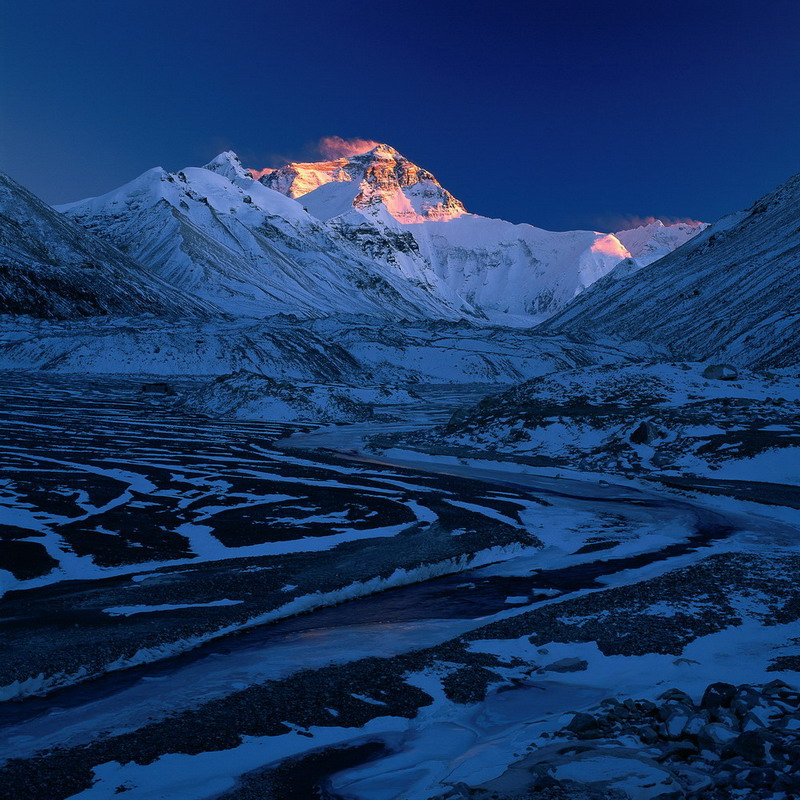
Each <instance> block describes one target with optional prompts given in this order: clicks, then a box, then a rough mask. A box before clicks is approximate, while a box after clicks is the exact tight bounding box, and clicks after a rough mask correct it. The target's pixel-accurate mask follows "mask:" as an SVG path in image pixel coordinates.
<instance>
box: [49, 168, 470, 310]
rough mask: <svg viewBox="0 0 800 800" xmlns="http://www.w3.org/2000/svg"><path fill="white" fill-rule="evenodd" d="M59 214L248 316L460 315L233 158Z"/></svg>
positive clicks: (154, 176)
mask: <svg viewBox="0 0 800 800" xmlns="http://www.w3.org/2000/svg"><path fill="white" fill-rule="evenodd" d="M59 210H61V211H63V212H64V213H65V214H66V215H67V216H69V217H70V218H71V219H73V220H75V221H77V222H79V223H81V224H82V225H84V226H85V227H86V228H88V229H89V230H91V231H93V232H95V233H97V235H98V236H102V237H104V238H106V239H107V240H108V241H110V242H112V243H113V244H114V245H115V246H117V247H119V248H120V249H121V250H123V251H124V252H126V253H128V254H130V255H132V256H134V257H135V258H137V259H138V260H140V261H141V262H143V263H144V264H146V265H147V266H148V267H149V268H150V269H152V270H154V271H155V272H157V273H158V274H159V275H160V276H162V277H163V278H164V279H165V280H167V281H169V282H170V283H171V284H173V285H174V286H175V287H177V288H179V289H181V290H182V291H184V292H190V293H192V294H194V295H196V296H198V297H201V298H204V299H206V300H210V301H212V302H214V303H215V304H216V305H218V306H220V307H221V308H223V309H224V310H225V311H227V312H229V313H232V314H236V315H239V316H253V317H260V316H265V315H272V314H277V313H291V314H296V315H298V316H304V317H318V316H325V315H328V314H334V313H343V312H348V313H361V314H367V315H372V316H379V317H388V318H402V317H407V318H425V317H437V318H438V317H444V318H458V317H459V316H460V315H459V314H458V313H457V312H456V311H454V310H452V309H450V308H448V307H447V306H446V305H445V304H443V303H442V302H441V301H440V300H439V299H438V298H436V297H435V296H432V295H431V294H430V293H427V292H424V291H422V290H421V289H419V288H418V287H415V286H409V285H408V284H407V282H405V281H404V280H403V279H402V278H401V277H399V276H397V275H396V274H395V273H394V272H393V271H392V270H391V269H388V268H387V267H385V266H383V265H381V264H376V263H374V262H373V261H371V260H369V259H366V258H364V256H363V255H362V254H360V253H358V252H356V251H355V250H354V249H352V248H350V247H349V246H345V245H344V243H343V242H342V241H341V240H339V239H338V238H335V237H334V236H333V235H332V232H331V231H330V230H329V229H328V228H327V227H326V226H325V225H324V224H323V223H322V222H321V221H320V220H318V219H316V218H314V217H312V216H311V215H310V214H308V213H307V212H306V211H305V210H304V209H303V207H302V206H301V205H300V203H298V202H297V201H295V200H293V199H291V198H288V197H286V196H284V195H282V194H281V193H279V192H276V191H273V190H272V189H270V188H268V187H266V186H263V185H262V184H261V183H259V182H258V181H255V180H253V179H252V177H251V176H250V174H249V173H248V172H246V171H245V170H244V169H243V168H242V166H241V164H240V162H239V159H238V158H237V157H236V155H235V154H233V153H230V152H226V153H222V154H221V155H219V156H218V157H217V158H215V159H214V160H213V161H212V162H210V163H209V164H207V165H206V166H205V167H191V168H186V169H184V170H181V171H180V172H177V173H169V172H167V171H166V170H164V169H161V168H160V167H157V168H154V169H151V170H148V171H147V172H145V173H144V174H143V175H141V176H140V177H138V178H136V179H135V180H133V181H131V182H130V183H128V184H126V185H125V186H122V187H120V188H119V189H116V190H115V191H112V192H109V193H108V194H105V195H103V196H101V197H95V198H89V199H87V200H82V201H79V202H77V203H71V204H68V205H65V206H60V207H59Z"/></svg>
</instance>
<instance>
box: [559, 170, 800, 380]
mask: <svg viewBox="0 0 800 800" xmlns="http://www.w3.org/2000/svg"><path fill="white" fill-rule="evenodd" d="M798 254H800V175H795V176H794V177H793V178H791V179H790V180H788V181H787V182H786V183H785V184H783V185H782V186H780V187H779V188H778V189H776V190H775V191H773V192H771V193H770V194H768V195H766V196H765V197H763V198H761V199H760V200H759V201H758V202H756V203H755V204H754V205H753V206H752V207H751V208H750V209H748V210H747V211H745V212H742V213H739V214H734V215H731V216H729V217H725V218H723V219H722V220H720V221H719V222H716V223H714V224H713V225H712V226H710V227H709V228H707V229H706V230H705V231H703V233H701V234H700V235H699V236H697V237H696V238H695V239H694V240H692V241H690V242H688V243H687V244H686V245H684V246H683V247H681V248H680V249H679V250H677V251H675V252H674V253H672V254H670V255H668V256H666V257H665V258H662V259H660V260H659V261H657V262H655V263H653V264H651V265H649V266H647V267H645V268H644V269H641V270H639V271H637V272H635V273H633V274H630V273H629V272H627V271H625V270H623V271H621V272H618V271H617V270H615V271H614V272H613V273H612V274H610V275H608V276H607V277H605V278H604V279H603V280H601V281H598V283H596V284H595V285H594V286H592V288H591V289H590V290H589V291H587V292H586V293H584V294H583V295H582V296H581V297H579V298H578V299H577V300H575V302H574V303H573V304H572V305H570V306H569V307H568V308H566V309H565V310H564V311H562V312H561V313H560V314H558V315H557V316H555V317H554V318H553V319H551V320H549V321H548V322H547V323H546V328H547V329H551V330H567V331H575V332H578V331H580V332H589V333H592V334H603V335H611V336H615V337H620V338H623V339H626V340H631V339H639V340H643V341H647V342H650V343H653V344H656V345H661V346H667V347H669V348H670V349H671V350H672V352H673V353H674V355H675V356H676V357H677V358H682V359H712V358H713V359H719V360H724V361H731V362H733V363H735V364H738V365H740V366H750V367H756V368H770V369H772V368H780V367H788V366H792V365H796V364H797V363H798V358H800V281H798V265H799V264H800V256H799V255H798Z"/></svg>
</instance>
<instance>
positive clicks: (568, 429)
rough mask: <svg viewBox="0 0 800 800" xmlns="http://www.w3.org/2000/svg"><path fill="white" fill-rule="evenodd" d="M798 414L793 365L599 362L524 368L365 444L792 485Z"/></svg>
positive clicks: (796, 474) (798, 382)
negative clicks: (526, 372)
mask: <svg viewBox="0 0 800 800" xmlns="http://www.w3.org/2000/svg"><path fill="white" fill-rule="evenodd" d="M799 420H800V379H799V378H798V377H797V376H795V375H789V374H767V373H754V372H745V371H739V370H736V369H734V368H732V367H730V366H729V365H713V364H712V365H705V366H704V365H703V364H694V363H674V364H662V363H658V364H625V365H602V366H590V367H585V368H581V369H575V370H569V371H565V372H559V373H554V374H551V375H545V376H543V377H540V378H533V379H532V380H529V381H526V382H525V383H522V384H519V385H518V386H515V387H513V388H512V389H509V390H507V391H505V392H503V393H501V394H497V395H492V396H489V397H486V398H484V399H483V400H481V401H479V402H478V403H477V404H476V405H474V406H469V407H466V408H463V409H460V410H459V411H456V412H455V413H454V415H453V417H452V418H451V419H450V421H449V422H448V423H447V424H446V425H443V426H440V427H438V428H436V429H434V430H429V431H422V432H418V433H412V434H399V435H394V436H382V437H381V436H378V437H375V438H374V439H373V446H374V447H376V448H378V449H385V448H388V447H392V446H398V445H399V446H401V447H412V448H418V449H422V450H426V451H431V452H434V453H443V454H455V455H459V456H466V457H475V458H486V457H489V458H497V457H498V456H503V457H510V458H516V459H519V460H521V461H524V462H525V463H528V464H532V465H535V466H545V467H558V468H567V469H573V470H581V471H589V472H605V473H609V474H623V475H628V476H641V477H656V478H677V479H679V480H686V479H687V478H698V479H699V480H700V481H701V482H702V480H704V479H708V478H711V479H714V480H717V481H731V482H735V481H736V480H748V481H749V480H752V478H753V477H754V476H758V477H759V479H760V480H761V481H766V482H769V483H773V484H775V485H776V486H780V485H783V484H788V485H792V486H796V485H797V484H798V482H800V468H799V467H798V466H797V464H798V463H800V457H799V455H800V422H799ZM732 491H733V490H732ZM759 497H761V498H762V499H764V501H765V502H780V500H779V499H776V498H775V497H772V498H770V497H769V494H768V493H763V495H758V496H757V497H756V498H755V499H759Z"/></svg>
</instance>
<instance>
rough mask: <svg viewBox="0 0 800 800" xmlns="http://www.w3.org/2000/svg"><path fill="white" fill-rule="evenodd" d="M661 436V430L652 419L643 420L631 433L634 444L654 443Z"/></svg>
mask: <svg viewBox="0 0 800 800" xmlns="http://www.w3.org/2000/svg"><path fill="white" fill-rule="evenodd" d="M661 436H662V433H661V431H660V430H659V429H658V428H656V426H655V425H653V423H652V422H650V420H642V421H641V422H640V423H639V427H637V428H636V430H635V431H634V432H633V433H632V434H631V435H630V440H631V442H632V443H633V444H652V442H654V441H655V440H656V439H660V438H661Z"/></svg>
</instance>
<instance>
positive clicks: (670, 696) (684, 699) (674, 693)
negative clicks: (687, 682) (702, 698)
mask: <svg viewBox="0 0 800 800" xmlns="http://www.w3.org/2000/svg"><path fill="white" fill-rule="evenodd" d="M658 699H659V700H676V701H677V702H679V703H683V704H684V705H686V706H693V705H694V701H693V700H692V698H691V697H689V695H688V694H686V692H683V691H681V690H680V689H667V691H666V692H662V693H661V694H660V695H659V696H658Z"/></svg>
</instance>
